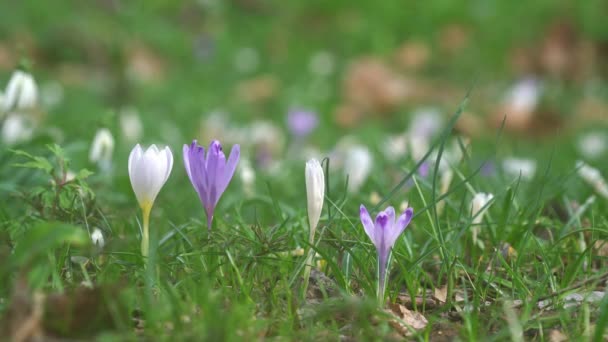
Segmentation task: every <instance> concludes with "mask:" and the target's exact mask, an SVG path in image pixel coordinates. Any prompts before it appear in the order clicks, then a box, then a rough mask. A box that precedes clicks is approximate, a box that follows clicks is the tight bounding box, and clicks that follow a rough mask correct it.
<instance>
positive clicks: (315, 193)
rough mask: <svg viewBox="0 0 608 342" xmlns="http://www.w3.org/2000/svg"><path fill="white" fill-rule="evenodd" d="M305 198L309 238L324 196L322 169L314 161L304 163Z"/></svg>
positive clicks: (312, 232) (321, 207)
mask: <svg viewBox="0 0 608 342" xmlns="http://www.w3.org/2000/svg"><path fill="white" fill-rule="evenodd" d="M305 176H306V198H307V200H308V226H309V227H310V235H311V238H312V236H313V235H314V231H315V229H316V228H317V224H318V223H319V218H320V217H321V210H322V209H323V198H324V196H325V176H324V174H323V168H322V167H321V164H320V163H319V161H318V160H316V159H311V160H309V161H307V162H306V172H305Z"/></svg>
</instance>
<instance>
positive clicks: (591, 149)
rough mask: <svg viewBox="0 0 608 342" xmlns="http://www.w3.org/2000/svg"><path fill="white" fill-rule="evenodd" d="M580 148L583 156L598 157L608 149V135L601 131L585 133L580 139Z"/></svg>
mask: <svg viewBox="0 0 608 342" xmlns="http://www.w3.org/2000/svg"><path fill="white" fill-rule="evenodd" d="M578 150H579V151H580V153H581V154H582V155H583V157H585V158H589V159H596V158H598V157H600V156H601V155H602V154H604V153H605V152H606V150H608V136H607V135H606V134H603V133H601V132H592V133H588V134H585V135H583V136H582V137H580V139H579V140H578Z"/></svg>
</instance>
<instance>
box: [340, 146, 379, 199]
mask: <svg viewBox="0 0 608 342" xmlns="http://www.w3.org/2000/svg"><path fill="white" fill-rule="evenodd" d="M373 160H374V158H373V156H372V154H371V152H370V151H369V149H368V148H367V147H365V146H363V145H355V146H352V147H351V148H349V149H348V151H347V152H346V158H345V160H344V173H345V174H346V175H347V176H348V191H349V192H356V191H358V190H359V188H360V187H361V186H362V185H363V183H365V180H366V179H367V176H368V175H369V173H370V171H371V170H372V163H373Z"/></svg>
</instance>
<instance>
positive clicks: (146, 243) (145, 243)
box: [141, 203, 152, 257]
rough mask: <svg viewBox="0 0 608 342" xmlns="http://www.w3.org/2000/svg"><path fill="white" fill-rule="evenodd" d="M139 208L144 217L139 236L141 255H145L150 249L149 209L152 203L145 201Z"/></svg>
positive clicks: (150, 209)
mask: <svg viewBox="0 0 608 342" xmlns="http://www.w3.org/2000/svg"><path fill="white" fill-rule="evenodd" d="M141 210H142V213H143V219H144V230H143V234H142V236H141V255H142V256H143V257H147V256H148V251H149V250H150V211H152V204H148V203H145V204H144V205H142V206H141Z"/></svg>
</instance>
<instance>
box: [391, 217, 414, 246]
mask: <svg viewBox="0 0 608 342" xmlns="http://www.w3.org/2000/svg"><path fill="white" fill-rule="evenodd" d="M413 216H414V209H412V208H407V209H406V210H405V211H404V212H403V214H401V216H399V219H397V222H396V223H395V225H394V226H393V229H392V231H391V232H390V233H389V234H387V235H385V244H386V246H388V247H389V248H392V247H393V245H394V244H395V241H397V238H398V237H399V235H401V233H403V231H404V230H405V228H406V227H407V226H408V225H409V224H410V221H411V220H412V217H413Z"/></svg>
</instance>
